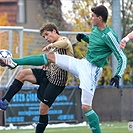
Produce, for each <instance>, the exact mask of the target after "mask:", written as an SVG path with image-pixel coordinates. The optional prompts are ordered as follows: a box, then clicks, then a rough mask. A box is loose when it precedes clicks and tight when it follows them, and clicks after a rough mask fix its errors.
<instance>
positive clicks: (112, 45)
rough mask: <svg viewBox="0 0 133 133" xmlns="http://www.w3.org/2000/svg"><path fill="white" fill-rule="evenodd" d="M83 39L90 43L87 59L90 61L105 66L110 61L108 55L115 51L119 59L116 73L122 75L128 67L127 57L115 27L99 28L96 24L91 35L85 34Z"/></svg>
mask: <svg viewBox="0 0 133 133" xmlns="http://www.w3.org/2000/svg"><path fill="white" fill-rule="evenodd" d="M83 40H84V41H85V42H87V43H88V50H87V53H86V59H87V60H88V61H89V62H91V63H93V64H95V65H96V66H99V67H104V66H105V65H106V64H107V63H108V57H109V56H110V54H111V53H112V52H113V53H114V55H115V56H116V58H117V60H118V67H117V72H116V74H115V75H117V76H119V77H121V76H122V74H123V73H124V70H125V68H126V64H127V58H126V55H125V53H124V51H123V50H122V49H120V46H119V41H118V37H117V35H116V33H115V31H114V30H113V29H111V28H110V27H109V26H106V28H105V29H104V30H99V29H98V28H97V27H96V26H94V27H93V28H92V32H91V34H90V36H88V35H85V36H84V37H83Z"/></svg>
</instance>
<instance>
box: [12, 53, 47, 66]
mask: <svg viewBox="0 0 133 133" xmlns="http://www.w3.org/2000/svg"><path fill="white" fill-rule="evenodd" d="M12 60H13V61H14V62H15V63H17V64H18V65H33V66H42V65H45V64H48V60H47V57H46V54H41V55H31V56H25V57H23V58H13V59H12Z"/></svg>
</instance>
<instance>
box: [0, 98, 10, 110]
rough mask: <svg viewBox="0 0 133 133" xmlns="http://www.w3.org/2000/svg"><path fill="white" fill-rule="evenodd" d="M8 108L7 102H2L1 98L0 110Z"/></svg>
mask: <svg viewBox="0 0 133 133" xmlns="http://www.w3.org/2000/svg"><path fill="white" fill-rule="evenodd" d="M7 108H8V103H4V102H3V101H2V100H1V99H0V110H3V111H5V110H6V109H7Z"/></svg>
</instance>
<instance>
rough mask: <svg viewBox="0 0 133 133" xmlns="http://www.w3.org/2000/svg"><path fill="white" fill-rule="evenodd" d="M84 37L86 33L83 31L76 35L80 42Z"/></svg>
mask: <svg viewBox="0 0 133 133" xmlns="http://www.w3.org/2000/svg"><path fill="white" fill-rule="evenodd" d="M83 37H84V34H83V33H78V34H77V35H76V39H77V40H78V41H79V42H81V39H83Z"/></svg>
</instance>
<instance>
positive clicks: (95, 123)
mask: <svg viewBox="0 0 133 133" xmlns="http://www.w3.org/2000/svg"><path fill="white" fill-rule="evenodd" d="M84 114H85V116H86V117H87V120H88V123H89V126H90V128H91V130H92V133H101V129H100V125H99V118H98V115H97V114H96V112H95V111H94V110H92V109H91V110H88V111H87V112H85V113H84Z"/></svg>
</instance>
